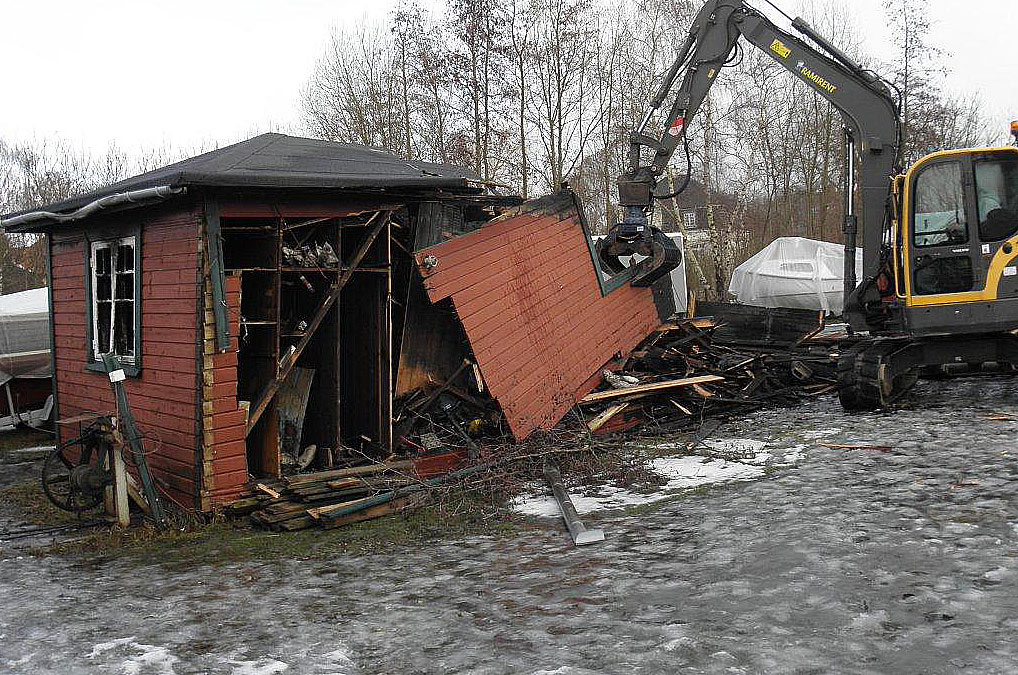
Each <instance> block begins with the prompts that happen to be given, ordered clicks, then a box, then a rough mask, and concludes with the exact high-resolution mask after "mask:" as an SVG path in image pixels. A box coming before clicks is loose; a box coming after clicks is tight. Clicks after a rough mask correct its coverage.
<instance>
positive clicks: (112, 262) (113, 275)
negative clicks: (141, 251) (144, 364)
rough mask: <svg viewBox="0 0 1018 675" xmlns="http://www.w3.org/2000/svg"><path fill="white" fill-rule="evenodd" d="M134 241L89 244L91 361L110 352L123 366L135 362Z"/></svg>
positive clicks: (136, 327)
mask: <svg viewBox="0 0 1018 675" xmlns="http://www.w3.org/2000/svg"><path fill="white" fill-rule="evenodd" d="M136 241H137V240H136V238H135V237H134V236H130V237H122V238H120V239H107V240H103V241H93V242H92V243H91V251H90V256H89V261H90V266H89V274H90V279H89V280H90V282H91V283H90V290H91V295H92V297H91V298H90V300H91V303H92V317H91V319H92V325H91V327H90V328H91V331H90V332H91V338H92V360H93V361H101V360H102V356H103V354H110V353H112V354H114V355H115V356H116V357H117V358H118V359H119V360H120V362H121V363H122V364H124V365H134V364H136V363H137V361H138V354H137V351H138V330H139V328H140V327H139V326H138V311H137V309H138V308H137V297H136V296H137V290H138V283H137V282H138V278H137V272H138V270H137V269H136V267H137V264H136V261H137V250H136V247H135V245H136Z"/></svg>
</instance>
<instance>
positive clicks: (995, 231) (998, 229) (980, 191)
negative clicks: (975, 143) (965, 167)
mask: <svg viewBox="0 0 1018 675" xmlns="http://www.w3.org/2000/svg"><path fill="white" fill-rule="evenodd" d="M976 197H977V206H978V209H979V238H980V239H982V240H983V241H1000V240H1001V239H1007V238H1008V237H1011V236H1013V235H1014V234H1015V233H1016V232H1018V214H1016V211H1015V207H1016V206H1018V200H1016V197H1018V162H1015V161H1013V160H1012V161H999V162H976Z"/></svg>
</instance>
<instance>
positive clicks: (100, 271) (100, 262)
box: [95, 246, 111, 275]
mask: <svg viewBox="0 0 1018 675" xmlns="http://www.w3.org/2000/svg"><path fill="white" fill-rule="evenodd" d="M110 255H111V253H110V248H109V246H101V247H96V249H95V273H96V275H108V274H109V273H110Z"/></svg>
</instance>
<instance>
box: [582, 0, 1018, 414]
mask: <svg viewBox="0 0 1018 675" xmlns="http://www.w3.org/2000/svg"><path fill="white" fill-rule="evenodd" d="M792 27H793V29H794V30H795V31H797V32H798V33H799V34H800V35H801V36H802V37H799V36H796V35H793V34H791V33H789V32H787V31H784V30H782V29H781V28H779V27H778V26H776V25H775V24H774V23H773V22H772V21H770V20H769V19H768V18H767V17H766V16H765V15H763V14H762V13H761V12H759V11H757V10H756V9H754V8H753V7H751V6H749V5H748V4H747V3H745V2H742V1H741V0H709V1H708V2H706V3H705V4H704V6H703V8H702V9H701V10H700V11H699V13H698V14H697V16H696V18H695V20H694V21H693V25H692V28H691V30H690V32H689V34H688V37H687V39H686V41H685V43H684V45H683V47H682V48H681V49H680V51H679V54H678V57H677V58H676V60H675V61H674V63H673V64H672V66H671V67H670V68H669V70H668V71H667V73H666V74H665V77H664V81H663V82H662V83H661V86H660V87H659V89H658V91H657V93H656V95H655V96H654V98H653V99H652V100H651V103H650V109H649V110H648V112H647V114H646V116H645V117H644V118H643V122H642V123H641V125H640V126H639V127H638V128H637V129H635V130H634V131H633V132H632V134H631V136H630V157H629V167H628V171H627V172H626V173H625V174H624V175H623V176H621V177H620V178H619V181H618V191H619V204H620V206H621V207H622V208H623V211H624V216H625V217H624V219H623V221H622V223H620V224H618V225H617V226H615V227H614V228H612V231H611V232H610V233H609V235H608V236H607V237H606V238H605V239H604V240H603V241H602V242H600V244H599V246H598V256H599V258H600V259H601V261H602V263H603V264H604V265H605V266H607V267H608V269H610V270H620V269H622V263H621V261H620V260H619V258H620V256H626V255H631V254H632V253H640V254H642V255H643V256H646V258H647V259H646V260H644V261H643V262H642V263H640V267H641V269H640V270H639V271H638V272H637V274H636V278H635V279H634V280H633V283H634V284H637V285H649V284H651V283H653V282H654V281H655V280H657V279H658V278H660V277H661V276H663V275H664V274H666V273H667V272H668V271H670V270H671V269H673V268H674V267H675V266H676V265H677V264H678V251H677V250H675V247H674V245H672V244H671V242H670V241H669V240H668V238H667V237H665V236H663V235H662V234H661V232H660V231H659V230H658V229H657V228H655V227H653V226H652V225H651V224H650V216H651V213H652V211H653V209H652V205H653V202H654V200H655V199H666V198H671V197H673V196H674V194H671V195H662V194H659V191H658V185H659V180H660V178H661V176H662V175H663V174H664V171H665V167H666V166H667V164H668V161H669V160H670V159H671V157H672V155H673V154H674V152H675V150H676V149H677V148H678V147H679V145H682V146H683V147H684V149H685V152H686V156H687V165H688V163H689V157H688V155H689V146H688V141H687V139H686V130H687V129H688V127H689V122H690V120H691V119H692V118H693V117H694V115H695V114H696V112H697V110H698V109H699V107H700V106H701V105H702V103H703V101H704V98H705V97H706V96H707V93H708V91H709V90H710V88H711V86H712V85H713V83H714V82H715V80H716V78H717V76H718V74H719V73H720V72H721V70H722V68H724V67H725V66H726V65H729V64H731V63H732V62H733V59H735V58H737V56H738V50H739V49H740V48H741V44H740V42H741V40H745V41H746V42H748V43H749V44H750V45H752V46H754V47H757V48H758V49H760V50H762V51H763V52H764V53H766V54H767V55H768V56H770V57H771V58H772V59H774V60H775V61H776V62H777V63H778V64H780V65H781V66H782V67H784V68H785V69H786V70H788V71H789V72H790V73H792V75H793V76H795V77H798V78H799V79H800V80H801V81H802V82H804V83H805V84H806V85H808V86H809V87H811V88H812V89H813V90H814V91H816V92H817V93H818V94H819V95H820V96H822V97H824V98H825V99H827V100H828V101H830V103H831V104H832V105H833V106H834V107H835V108H836V109H837V110H838V111H839V112H840V113H841V116H842V118H843V120H844V125H845V170H844V176H845V180H844V186H843V187H844V213H845V217H844V226H843V231H844V236H845V289H844V293H845V317H846V319H847V321H848V322H849V324H850V326H851V327H852V329H853V331H855V332H858V333H860V334H861V335H862V336H863V337H862V339H860V340H859V341H858V342H856V343H855V344H854V345H853V346H851V347H850V348H848V349H846V350H844V351H843V353H842V354H841V355H840V359H839V363H838V380H839V382H838V384H839V395H840V399H841V402H842V404H843V406H844V407H845V408H847V409H866V408H876V407H883V406H887V405H890V404H893V403H894V402H895V401H896V400H898V399H899V398H900V397H901V396H903V395H904V394H905V393H906V392H907V391H908V390H909V389H910V388H911V386H912V385H913V384H914V383H915V381H916V379H917V378H918V374H919V372H920V371H921V370H922V369H923V368H924V367H925V368H938V367H942V366H946V365H948V364H953V363H984V362H997V363H1001V364H1011V365H1018V337H1016V336H1015V335H1014V334H1013V333H1012V331H1014V330H1015V329H1016V328H1018V148H1016V147H1012V146H1006V147H993V148H965V149H957V150H945V151H942V152H936V153H933V154H931V155H928V156H926V157H924V158H922V159H921V160H919V161H918V162H916V163H915V164H914V165H912V166H911V167H908V168H907V169H906V168H905V167H902V166H901V165H900V154H901V145H902V134H901V122H900V114H899V103H898V99H899V96H898V95H897V92H896V90H895V88H894V87H893V86H892V85H891V84H890V83H888V82H887V81H886V80H883V79H882V78H881V77H880V76H879V75H878V74H876V73H874V72H872V71H870V70H868V69H866V68H864V67H863V66H862V65H860V64H859V63H857V62H856V61H855V60H854V59H852V58H851V57H850V56H848V55H847V54H845V53H844V52H842V51H841V50H840V49H838V48H837V47H836V46H834V45H833V44H831V43H830V42H829V41H828V40H826V39H825V38H824V37H823V36H821V35H819V34H818V33H817V32H816V31H815V30H814V29H813V28H812V27H810V26H809V24H807V23H806V22H805V21H803V20H802V19H800V18H797V19H794V20H792ZM803 38H805V39H803ZM814 45H816V46H814ZM680 76H681V77H680ZM676 82H678V83H679V84H678V86H677V88H676ZM673 89H674V90H675V91H674V94H673ZM670 95H671V98H672V104H671V107H670V110H669V112H668V116H667V117H666V118H665V124H664V131H663V132H662V133H661V135H660V136H652V135H650V134H649V133H648V131H647V129H648V127H649V125H650V122H651V120H652V119H653V118H654V115H655V114H657V112H658V111H659V109H660V108H661V106H662V104H663V103H664V102H665V100H666V99H667V98H669V96H670ZM1011 131H1012V134H1014V135H1015V137H1016V139H1018V123H1012V127H1011ZM857 162H858V164H857ZM688 173H689V172H688V171H687V179H686V181H687V183H688ZM683 187H684V186H683ZM681 190H682V188H680V189H679V191H680V192H681ZM857 204H858V206H859V209H858V213H857V209H856V205H857ZM860 217H861V218H860ZM860 221H861V222H860ZM860 231H861V232H862V243H863V267H862V274H861V279H857V278H856V268H855V264H854V263H855V260H856V255H855V249H856V235H857V233H858V232H860Z"/></svg>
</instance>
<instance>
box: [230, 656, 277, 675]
mask: <svg viewBox="0 0 1018 675" xmlns="http://www.w3.org/2000/svg"><path fill="white" fill-rule="evenodd" d="M230 665H231V666H233V670H232V671H230V672H231V674H232V675H275V674H276V673H281V672H283V671H284V670H287V669H289V667H290V666H288V665H287V664H285V663H283V662H282V661H276V660H275V659H269V658H264V659H258V660H257V661H237V660H234V661H230Z"/></svg>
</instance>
